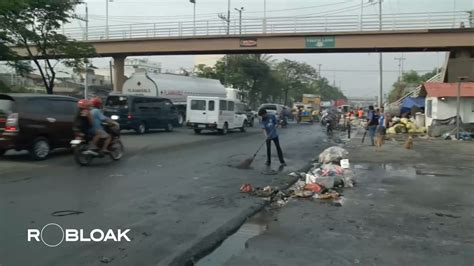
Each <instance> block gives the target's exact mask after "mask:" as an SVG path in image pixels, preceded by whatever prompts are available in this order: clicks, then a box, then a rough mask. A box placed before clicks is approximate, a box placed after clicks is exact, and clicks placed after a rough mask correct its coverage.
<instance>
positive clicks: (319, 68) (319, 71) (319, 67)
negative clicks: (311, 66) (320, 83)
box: [318, 64, 321, 80]
mask: <svg viewBox="0 0 474 266" xmlns="http://www.w3.org/2000/svg"><path fill="white" fill-rule="evenodd" d="M318 78H319V80H321V64H318Z"/></svg>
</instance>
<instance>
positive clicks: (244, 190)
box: [240, 183, 253, 193]
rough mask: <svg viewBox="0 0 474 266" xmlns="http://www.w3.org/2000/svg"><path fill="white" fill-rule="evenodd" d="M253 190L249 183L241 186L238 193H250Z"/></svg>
mask: <svg viewBox="0 0 474 266" xmlns="http://www.w3.org/2000/svg"><path fill="white" fill-rule="evenodd" d="M252 190H253V188H252V185H251V184H249V183H245V184H243V185H242V186H240V192H242V193H250V192H252Z"/></svg>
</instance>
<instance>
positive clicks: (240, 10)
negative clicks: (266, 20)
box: [234, 7, 244, 35]
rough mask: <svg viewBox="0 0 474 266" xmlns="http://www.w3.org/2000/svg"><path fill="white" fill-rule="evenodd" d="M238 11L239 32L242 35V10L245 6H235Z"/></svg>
mask: <svg viewBox="0 0 474 266" xmlns="http://www.w3.org/2000/svg"><path fill="white" fill-rule="evenodd" d="M234 9H235V10H236V11H237V12H239V34H240V35H242V11H244V8H243V7H241V8H240V9H238V8H234Z"/></svg>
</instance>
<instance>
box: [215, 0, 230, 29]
mask: <svg viewBox="0 0 474 266" xmlns="http://www.w3.org/2000/svg"><path fill="white" fill-rule="evenodd" d="M217 16H218V17H219V18H220V19H222V20H223V21H225V22H226V23H227V35H229V34H230V0H228V1H227V17H226V16H224V15H223V14H219V15H217Z"/></svg>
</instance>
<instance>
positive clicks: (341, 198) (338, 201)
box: [333, 197, 344, 207]
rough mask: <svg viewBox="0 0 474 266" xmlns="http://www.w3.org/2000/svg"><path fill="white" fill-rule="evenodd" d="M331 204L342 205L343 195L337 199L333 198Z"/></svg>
mask: <svg viewBox="0 0 474 266" xmlns="http://www.w3.org/2000/svg"><path fill="white" fill-rule="evenodd" d="M333 204H334V206H337V207H342V205H343V204H344V197H339V198H337V199H334V201H333Z"/></svg>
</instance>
